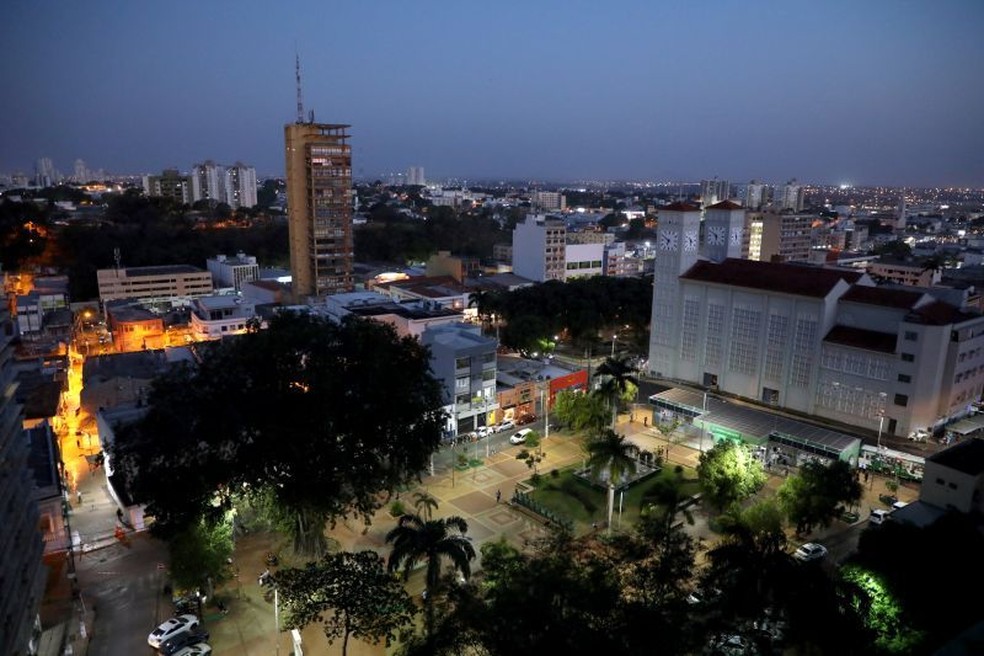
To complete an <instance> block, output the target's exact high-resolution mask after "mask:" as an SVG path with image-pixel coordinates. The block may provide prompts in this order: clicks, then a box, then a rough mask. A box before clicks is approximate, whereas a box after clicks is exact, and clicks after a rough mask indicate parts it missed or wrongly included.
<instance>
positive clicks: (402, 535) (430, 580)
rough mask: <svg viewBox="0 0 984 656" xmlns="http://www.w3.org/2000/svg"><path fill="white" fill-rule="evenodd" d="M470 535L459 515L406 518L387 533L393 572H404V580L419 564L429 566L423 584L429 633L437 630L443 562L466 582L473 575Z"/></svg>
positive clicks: (473, 554)
mask: <svg viewBox="0 0 984 656" xmlns="http://www.w3.org/2000/svg"><path fill="white" fill-rule="evenodd" d="M467 532H468V522H466V521H465V520H464V519H462V518H461V517H458V516H452V517H444V518H441V519H431V520H425V519H423V518H422V517H420V516H419V515H403V516H402V517H400V519H399V521H398V522H397V525H396V527H395V528H393V529H392V530H390V532H389V533H387V534H386V543H387V544H391V545H392V551H391V552H390V556H389V563H388V565H387V567H388V569H389V571H390V572H395V571H397V570H402V572H403V579H404V580H407V579H409V578H410V573H411V572H412V571H413V570H414V568H415V567H416V566H417V565H418V564H419V563H423V564H424V566H425V567H426V574H425V577H424V584H425V586H426V590H427V597H426V599H425V600H424V606H425V608H426V612H427V617H426V620H427V632H428V634H430V633H431V632H432V630H433V627H434V595H435V593H436V592H437V589H438V586H439V584H440V579H441V564H442V561H443V559H445V558H446V559H448V560H449V561H451V565H452V567H453V568H454V569H455V570H457V571H458V572H461V574H462V575H463V576H464V577H465V578H466V579H467V578H468V577H469V576H471V561H472V560H474V558H475V547H473V546H472V543H471V538H469V537H468V536H467V535H465V533H467Z"/></svg>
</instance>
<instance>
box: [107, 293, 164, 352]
mask: <svg viewBox="0 0 984 656" xmlns="http://www.w3.org/2000/svg"><path fill="white" fill-rule="evenodd" d="M106 317H107V322H106V324H107V327H108V328H109V330H110V332H111V333H112V335H113V347H114V348H115V349H116V351H117V352H119V353H124V352H126V351H139V350H142V349H159V348H164V346H165V341H166V338H165V335H164V318H163V317H162V316H161V315H159V314H154V313H153V312H151V311H150V310H147V309H146V308H142V307H139V306H136V305H115V304H113V303H108V304H107V306H106Z"/></svg>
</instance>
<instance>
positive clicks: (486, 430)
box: [475, 426, 493, 438]
mask: <svg viewBox="0 0 984 656" xmlns="http://www.w3.org/2000/svg"><path fill="white" fill-rule="evenodd" d="M475 432H476V433H478V436H479V437H481V438H484V437H488V436H489V435H491V434H492V433H493V430H492V426H479V427H478V430H477V431H475Z"/></svg>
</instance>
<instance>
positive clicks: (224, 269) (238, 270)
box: [205, 251, 260, 292]
mask: <svg viewBox="0 0 984 656" xmlns="http://www.w3.org/2000/svg"><path fill="white" fill-rule="evenodd" d="M205 266H206V268H207V269H208V270H209V272H210V273H211V274H212V282H213V284H214V285H215V286H216V287H232V288H234V289H235V290H236V291H237V292H238V291H241V290H242V286H243V283H245V282H249V281H251V280H257V279H258V278H259V277H260V265H259V264H257V263H256V258H255V257H254V256H252V255H246V254H245V253H243V252H242V251H239V252H238V253H236V255H235V256H234V257H226V256H225V255H216V256H215V257H214V258H209V259H208V260H205Z"/></svg>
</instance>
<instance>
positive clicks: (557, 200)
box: [530, 191, 567, 212]
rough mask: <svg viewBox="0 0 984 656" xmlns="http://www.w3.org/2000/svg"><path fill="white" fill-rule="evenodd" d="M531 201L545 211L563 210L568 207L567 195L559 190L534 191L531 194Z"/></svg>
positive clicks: (534, 205)
mask: <svg viewBox="0 0 984 656" xmlns="http://www.w3.org/2000/svg"><path fill="white" fill-rule="evenodd" d="M530 203H532V204H533V207H534V208H536V209H538V210H542V211H544V212H563V211H564V210H566V209H567V197H566V196H564V194H562V193H560V192H558V191H534V192H533V193H531V194H530Z"/></svg>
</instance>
